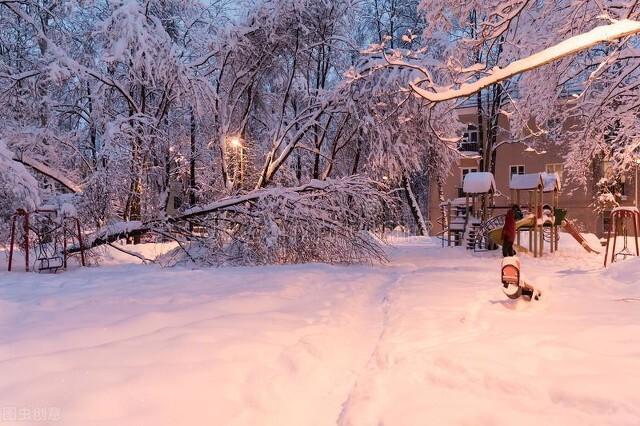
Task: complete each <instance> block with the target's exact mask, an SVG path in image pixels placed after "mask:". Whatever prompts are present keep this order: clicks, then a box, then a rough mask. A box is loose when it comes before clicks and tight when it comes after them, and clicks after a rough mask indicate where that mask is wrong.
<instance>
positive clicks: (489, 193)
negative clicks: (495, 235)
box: [440, 172, 496, 250]
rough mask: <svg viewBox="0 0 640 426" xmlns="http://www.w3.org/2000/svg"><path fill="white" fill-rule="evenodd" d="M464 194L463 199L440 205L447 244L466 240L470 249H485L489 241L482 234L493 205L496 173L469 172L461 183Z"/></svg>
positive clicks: (460, 243)
mask: <svg viewBox="0 0 640 426" xmlns="http://www.w3.org/2000/svg"><path fill="white" fill-rule="evenodd" d="M462 191H463V192H464V194H465V196H464V197H461V198H457V199H455V200H453V201H450V202H447V203H442V204H441V205H440V207H441V211H442V218H441V221H442V223H443V224H445V227H446V229H445V230H444V231H443V234H446V242H447V245H448V246H451V245H456V246H457V245H462V243H463V241H464V242H466V246H467V248H468V249H474V250H483V249H486V243H487V240H486V238H483V237H486V235H485V234H483V233H482V232H480V231H481V229H482V224H483V223H484V222H486V220H487V210H488V207H489V206H491V205H493V196H494V194H495V192H496V183H495V180H494V178H493V174H491V173H488V172H470V173H467V174H466V175H465V177H464V181H463V182H462ZM444 243H445V238H442V244H443V246H444Z"/></svg>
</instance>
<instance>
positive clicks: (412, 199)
mask: <svg viewBox="0 0 640 426" xmlns="http://www.w3.org/2000/svg"><path fill="white" fill-rule="evenodd" d="M402 186H403V187H404V190H405V193H406V195H407V203H408V204H409V209H410V210H411V214H412V215H413V220H414V221H415V222H416V225H417V226H418V234H419V235H422V236H426V235H428V234H429V231H428V229H427V224H426V223H425V221H424V217H422V211H420V206H419V205H418V200H416V196H415V194H414V192H413V188H411V181H410V180H409V177H408V176H407V175H406V174H404V175H403V176H402Z"/></svg>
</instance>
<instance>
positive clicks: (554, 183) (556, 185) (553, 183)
mask: <svg viewBox="0 0 640 426" xmlns="http://www.w3.org/2000/svg"><path fill="white" fill-rule="evenodd" d="M540 175H541V176H542V182H543V183H544V187H543V189H542V190H543V191H544V192H551V191H554V190H558V191H560V176H559V175H558V174H557V173H555V172H554V173H546V172H542V173H540Z"/></svg>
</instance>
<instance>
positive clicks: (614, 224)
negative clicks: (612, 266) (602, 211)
mask: <svg viewBox="0 0 640 426" xmlns="http://www.w3.org/2000/svg"><path fill="white" fill-rule="evenodd" d="M629 221H630V222H632V223H633V237H634V238H633V239H634V240H635V242H636V244H635V245H636V254H635V256H640V250H639V249H638V223H639V222H640V212H639V211H638V209H637V208H636V207H616V208H615V209H613V210H611V226H610V227H609V232H608V234H607V246H606V248H605V252H604V266H605V268H606V267H607V258H608V256H609V245H610V242H611V230H613V245H612V248H611V263H613V262H615V261H616V260H617V259H618V257H619V256H621V257H622V258H623V260H624V259H626V258H627V257H628V256H634V254H633V253H631V250H629V247H628V245H627V237H628V222H629ZM619 235H622V237H623V247H622V250H620V251H619V252H617V253H616V240H617V239H618V236H619Z"/></svg>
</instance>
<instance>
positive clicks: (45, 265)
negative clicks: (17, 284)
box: [7, 209, 85, 273]
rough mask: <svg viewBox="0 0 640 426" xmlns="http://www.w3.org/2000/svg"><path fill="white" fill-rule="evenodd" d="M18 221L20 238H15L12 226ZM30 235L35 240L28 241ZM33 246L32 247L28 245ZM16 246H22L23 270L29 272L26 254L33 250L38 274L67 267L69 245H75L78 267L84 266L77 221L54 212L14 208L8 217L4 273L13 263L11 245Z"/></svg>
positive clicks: (9, 269) (80, 235)
mask: <svg viewBox="0 0 640 426" xmlns="http://www.w3.org/2000/svg"><path fill="white" fill-rule="evenodd" d="M20 220H21V221H22V224H21V225H22V239H21V241H19V242H18V241H17V239H16V231H17V229H16V225H17V224H18V222H19V221H20ZM30 235H33V236H34V237H35V238H34V239H32V238H30ZM31 242H32V243H33V244H32V245H33V247H31V246H30V243H31ZM16 243H17V244H18V245H20V246H22V249H23V251H24V261H25V263H24V268H25V271H27V272H28V271H29V267H30V262H29V253H30V251H33V252H34V253H35V256H36V262H37V264H36V268H37V269H38V272H42V271H48V272H54V273H55V272H57V271H58V269H60V268H64V269H66V268H67V261H68V259H69V257H70V254H69V253H68V251H67V247H68V246H69V245H74V244H77V246H78V247H80V250H79V254H80V264H81V265H82V266H85V256H84V246H83V245H82V230H81V227H80V221H79V220H78V218H76V217H74V216H70V215H67V214H64V213H63V214H59V212H58V211H57V210H54V209H39V210H34V211H33V212H27V211H26V210H23V209H18V210H17V211H16V213H15V214H14V215H13V216H12V218H11V241H10V243H9V265H8V268H7V270H8V271H9V272H11V268H12V264H13V253H14V246H15V245H16Z"/></svg>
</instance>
